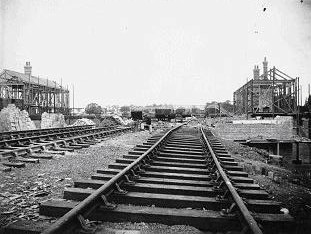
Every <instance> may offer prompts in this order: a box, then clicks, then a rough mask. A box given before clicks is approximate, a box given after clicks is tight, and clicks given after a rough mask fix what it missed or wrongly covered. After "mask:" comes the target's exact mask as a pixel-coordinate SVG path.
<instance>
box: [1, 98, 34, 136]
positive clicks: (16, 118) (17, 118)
mask: <svg viewBox="0 0 311 234" xmlns="http://www.w3.org/2000/svg"><path fill="white" fill-rule="evenodd" d="M32 129H36V125H35V124H34V122H32V121H31V119H30V118H29V114H28V112H27V111H25V110H23V111H21V110H20V109H18V108H17V107H16V106H15V105H14V104H9V105H8V106H7V107H6V108H3V109H2V110H1V112H0V132H5V131H21V130H32Z"/></svg>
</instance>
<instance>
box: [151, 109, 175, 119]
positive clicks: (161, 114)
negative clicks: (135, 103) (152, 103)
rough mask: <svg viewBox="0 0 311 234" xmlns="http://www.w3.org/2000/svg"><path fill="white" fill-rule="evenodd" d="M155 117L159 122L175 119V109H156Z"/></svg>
mask: <svg viewBox="0 0 311 234" xmlns="http://www.w3.org/2000/svg"><path fill="white" fill-rule="evenodd" d="M155 117H156V118H157V119H158V120H168V121H170V120H171V119H174V118H175V113H174V110H173V109H155Z"/></svg>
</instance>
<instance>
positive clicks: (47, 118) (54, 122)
mask: <svg viewBox="0 0 311 234" xmlns="http://www.w3.org/2000/svg"><path fill="white" fill-rule="evenodd" d="M66 126H67V125H66V123H65V118H64V115H63V114H59V113H46V112H44V113H43V114H42V115H41V128H61V127H66Z"/></svg>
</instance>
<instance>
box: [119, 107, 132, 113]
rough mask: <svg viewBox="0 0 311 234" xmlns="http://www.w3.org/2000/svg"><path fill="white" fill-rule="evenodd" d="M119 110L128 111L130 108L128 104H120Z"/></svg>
mask: <svg viewBox="0 0 311 234" xmlns="http://www.w3.org/2000/svg"><path fill="white" fill-rule="evenodd" d="M120 111H121V112H122V113H123V112H130V111H131V108H130V107H129V106H121V107H120Z"/></svg>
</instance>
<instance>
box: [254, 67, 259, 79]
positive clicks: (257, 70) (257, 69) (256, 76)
mask: <svg viewBox="0 0 311 234" xmlns="http://www.w3.org/2000/svg"><path fill="white" fill-rule="evenodd" d="M253 73H254V80H259V67H258V66H256V65H255V66H254V69H253Z"/></svg>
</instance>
